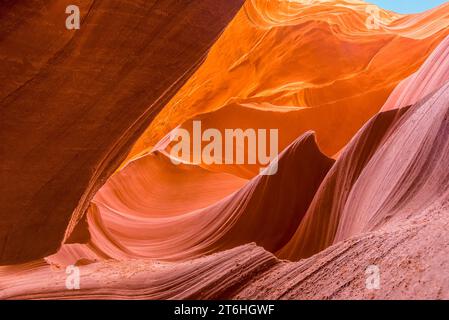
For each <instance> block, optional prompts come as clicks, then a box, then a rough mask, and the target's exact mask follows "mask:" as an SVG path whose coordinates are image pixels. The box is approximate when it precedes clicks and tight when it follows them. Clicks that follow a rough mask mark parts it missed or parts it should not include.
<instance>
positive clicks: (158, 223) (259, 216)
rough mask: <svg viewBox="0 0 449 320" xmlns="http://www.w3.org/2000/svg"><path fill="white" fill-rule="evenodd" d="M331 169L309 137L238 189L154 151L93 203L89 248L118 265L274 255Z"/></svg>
mask: <svg viewBox="0 0 449 320" xmlns="http://www.w3.org/2000/svg"><path fill="white" fill-rule="evenodd" d="M161 162H162V163H163V166H165V168H164V169H161V167H162V166H161ZM164 163H165V164H164ZM332 164H333V160H331V159H329V158H327V157H326V156H324V155H322V154H321V152H320V151H319V149H318V148H317V146H316V142H315V138H314V135H313V134H311V133H308V134H306V135H304V136H303V137H301V138H298V140H297V141H295V142H294V143H293V144H292V145H290V146H289V147H288V148H287V149H286V150H285V151H284V152H283V153H282V154H281V155H280V156H279V160H278V162H277V173H276V174H275V175H272V176H264V175H260V176H257V177H255V178H254V179H252V180H251V181H249V182H248V183H246V184H244V185H242V179H240V178H236V177H233V176H230V175H227V174H222V173H213V172H208V171H206V170H204V169H201V168H199V167H196V166H192V165H181V166H176V165H174V164H172V163H171V162H170V161H169V160H167V159H166V158H165V157H164V156H163V155H162V154H160V153H155V154H151V155H149V156H145V157H142V158H141V159H139V160H136V161H134V162H132V163H130V164H129V165H128V166H127V167H126V168H124V169H123V170H121V171H120V172H118V173H117V174H116V175H115V176H114V177H113V178H111V179H110V180H109V181H108V182H107V183H106V185H105V186H104V187H103V188H102V189H101V190H100V191H99V193H98V194H97V195H96V197H95V198H94V200H93V206H92V207H91V208H90V210H89V212H88V225H89V232H90V234H91V241H90V243H89V246H90V247H91V248H95V249H94V251H96V252H98V255H99V256H106V257H109V258H114V259H118V260H124V259H130V258H153V259H159V260H167V261H179V260H188V259H192V258H195V257H198V256H200V255H203V254H207V253H211V252H216V251H219V250H223V249H228V248H232V247H235V246H238V245H242V244H245V243H248V242H256V243H257V244H258V245H261V246H263V247H264V248H266V249H267V250H270V251H273V252H274V251H276V250H279V249H280V248H281V247H282V246H283V245H284V244H285V243H286V242H287V241H288V240H289V239H290V237H291V235H292V234H293V232H294V231H295V230H296V228H297V226H298V225H299V223H300V221H301V219H302V217H303V215H304V213H305V212H306V210H307V208H308V206H309V204H310V201H311V200H312V198H313V196H314V194H315V191H316V189H317V188H318V186H319V185H320V183H321V181H322V179H323V178H324V176H325V175H326V173H327V172H328V170H329V169H330V167H331V166H332ZM155 181H157V182H155ZM211 181H214V186H213V187H210V186H209V185H210V184H211ZM239 186H241V187H239ZM205 190H207V191H206V192H207V193H204V191H205ZM214 190H215V191H214ZM226 190H227V193H228V194H226ZM202 192H203V193H202ZM179 193H181V194H183V195H184V196H183V197H180V196H179ZM291 193H294V194H295V195H296V196H295V197H290V194H291ZM214 194H215V199H214ZM220 197H222V199H219V198H220ZM192 198H193V199H192ZM72 247H73V246H72ZM86 250H87V252H90V250H88V249H87V248H86ZM73 253H75V255H74V256H72V254H73ZM79 253H80V251H75V252H74V251H73V250H72V252H70V249H65V248H63V251H62V252H60V253H59V254H58V255H56V256H53V257H51V258H50V259H49V261H53V262H61V261H72V262H74V261H77V260H78V259H81V258H87V257H85V256H84V255H83V253H82V252H81V254H82V255H81V256H78V255H77V254H79ZM89 254H90V253H89Z"/></svg>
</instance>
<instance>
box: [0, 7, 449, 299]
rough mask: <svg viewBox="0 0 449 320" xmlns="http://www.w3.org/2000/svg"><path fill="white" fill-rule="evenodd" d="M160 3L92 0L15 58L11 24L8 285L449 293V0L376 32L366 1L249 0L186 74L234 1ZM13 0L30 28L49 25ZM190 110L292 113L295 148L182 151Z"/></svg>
mask: <svg viewBox="0 0 449 320" xmlns="http://www.w3.org/2000/svg"><path fill="white" fill-rule="evenodd" d="M149 3H150V4H151V5H152V6H149V7H147V5H148V4H142V3H139V4H135V3H131V2H130V1H120V2H119V1H115V0H114V1H112V0H111V1H107V2H95V1H94V2H89V1H86V2H85V6H83V7H82V12H83V15H84V17H83V19H84V20H83V27H82V29H81V30H80V31H76V32H72V33H71V34H70V35H65V34H64V36H63V37H61V38H58V39H57V40H56V33H54V31H51V30H47V29H46V28H44V30H47V31H45V32H43V33H41V34H39V36H38V39H40V40H41V41H42V39H41V38H40V37H43V38H46V37H48V39H49V41H50V42H51V43H52V44H51V45H50V46H49V47H48V48H47V49H48V50H44V51H45V52H46V53H48V56H46V55H43V54H42V51H39V50H38V51H36V53H35V54H34V53H32V51H33V50H31V49H30V50H25V51H23V53H20V54H18V55H17V57H18V58H17V59H16V60H14V59H12V60H11V59H10V58H9V57H11V56H13V55H12V53H11V52H15V51H16V50H18V49H19V48H21V47H22V46H23V44H21V43H20V41H21V40H15V39H16V38H14V37H12V36H11V37H10V36H8V33H7V32H3V30H2V31H1V32H0V50H3V51H1V53H4V54H2V55H0V66H2V67H4V68H5V70H7V71H8V72H11V73H12V75H11V76H10V77H8V75H7V74H6V75H5V74H3V75H1V77H3V78H5V79H6V80H5V81H6V85H5V87H4V88H3V89H2V90H0V107H1V108H0V113H1V114H0V116H1V117H0V119H2V121H1V123H0V128H1V129H0V139H1V141H2V148H1V149H0V152H1V156H2V162H1V173H2V179H1V188H2V189H1V190H0V194H1V195H2V198H1V201H0V203H1V205H0V218H1V219H0V262H1V263H6V262H8V263H9V262H18V261H22V262H24V263H22V264H14V265H7V266H0V299H85V298H90V299H348V298H352V299H354V298H356V299H404V298H411V299H449V281H448V280H447V277H446V273H447V270H448V269H449V254H448V253H449V247H448V243H449V232H448V231H449V171H448V168H449V75H448V71H449V65H448V63H447V60H448V59H447V58H448V52H449V51H448V45H449V38H446V39H445V37H446V36H447V34H448V33H449V28H448V23H449V19H448V15H449V4H446V5H443V6H440V7H438V8H435V9H433V10H429V11H427V12H425V13H422V14H416V15H397V14H393V13H390V12H387V11H382V10H380V11H379V12H378V14H379V16H378V17H377V19H374V20H370V21H371V22H372V23H374V22H376V21H377V23H378V24H377V27H378V28H375V29H372V28H371V27H372V25H371V27H369V26H368V24H367V21H366V19H368V20H369V18H372V14H373V12H371V13H368V11H367V10H366V9H367V8H370V10H371V9H375V8H376V7H367V4H366V3H364V2H362V1H359V0H350V1H349V0H318V1H313V3H310V2H309V1H307V3H306V2H304V1H297V2H291V1H290V2H282V3H280V2H278V1H272V0H263V1H262V0H251V1H247V2H246V4H245V6H244V8H243V9H242V10H241V11H240V13H239V14H238V15H237V16H236V18H235V19H234V20H233V22H232V23H231V24H230V25H229V26H228V28H227V29H226V31H225V32H224V34H223V35H222V36H221V38H220V39H219V40H218V41H217V42H216V43H215V45H214V46H213V48H212V50H211V51H210V53H209V55H208V57H207V59H206V60H205V62H204V64H203V65H202V66H201V67H200V68H199V69H198V70H197V72H196V73H195V74H194V75H193V76H192V77H191V78H190V80H189V81H188V82H187V83H186V84H185V85H184V86H183V87H182V89H180V87H181V86H182V83H184V80H186V79H187V78H188V77H190V76H191V75H192V73H193V72H194V70H195V68H196V66H197V65H198V63H199V62H200V61H202V60H201V59H202V58H204V53H205V52H206V51H207V48H208V47H209V46H210V44H211V43H212V41H213V40H214V37H215V36H217V35H218V33H219V32H220V30H221V29H222V28H223V27H224V25H225V24H226V22H227V20H229V19H230V17H231V16H232V14H233V12H235V10H237V8H238V7H239V1H223V2H217V1H215V0H214V1H212V0H202V1H188V2H185V1H182V4H181V2H179V1H171V0H168V1H162V2H161V1H158V2H151V1H150V2H149ZM60 6H61V5H60V4H56V1H50V2H48V9H49V10H48V11H45V13H44V12H43V13H42V15H43V16H45V17H54V14H55V12H59V10H60V8H61V7H60ZM181 8H182V10H181ZM0 9H2V10H0V17H1V19H0V26H3V27H5V28H6V29H5V30H7V31H9V32H11V34H12V35H16V36H17V37H19V38H17V39H21V37H24V36H25V34H26V30H28V29H27V28H29V27H31V26H32V27H36V26H39V25H40V22H39V19H35V18H32V19H31V18H30V24H29V25H27V23H26V21H27V20H26V19H25V20H23V21H22V20H19V21H18V22H17V21H16V20H15V17H16V16H17V14H19V13H22V14H25V15H26V16H27V17H29V15H30V12H29V11H28V10H26V9H25V7H24V5H23V3H22V2H17V3H12V2H7V3H4V4H1V5H0ZM116 9H120V13H118V12H116ZM213 9H217V10H213ZM142 10H143V11H142ZM170 10H174V11H173V12H172V11H170ZM376 10H377V9H376ZM370 14H371V16H370ZM111 17H112V18H114V19H110V18H111ZM148 17H150V19H149V20H148V21H147V20H146V19H147V18H148ZM54 19H55V20H51V19H50V21H49V23H48V26H52V27H53V30H54V27H55V26H58V25H59V23H60V22H58V21H59V18H54ZM173 19H175V20H176V22H175V20H173ZM15 22H17V23H15ZM99 23H102V24H104V27H105V29H104V32H109V33H111V31H112V30H120V32H115V33H114V35H113V36H110V37H105V36H104V34H103V31H98V29H97V28H96V26H97V25H98V24H99ZM190 25H192V29H189V28H188V26H190ZM56 28H58V27H56ZM117 28H118V29H117ZM206 29H207V31H205V30H206ZM198 31H200V33H198ZM160 34H164V35H165V36H164V37H159V35H160ZM168 39H170V41H167V40H168ZM174 39H176V40H178V41H172V40H174ZM443 39H444V40H443ZM192 40H194V41H193V42H191V41H192ZM2 41H3V42H2ZM2 43H3V44H7V45H8V47H6V46H4V47H3V48H2ZM35 45H36V44H35V43H33V42H30V48H32V47H33V46H35ZM274 45H276V47H274ZM117 46H118V47H117ZM5 48H10V50H11V52H8V51H7V50H6V51H5ZM161 48H164V50H156V49H161ZM273 48H279V50H274V49H273ZM434 48H436V49H435V50H434V51H433V53H431V51H432V50H433V49H434ZM147 49H151V50H147ZM225 49H226V50H225ZM106 53H107V54H106ZM4 57H8V58H6V59H5V58H4ZM27 57H28V60H27ZM323 57H326V58H325V59H324V58H323ZM426 57H429V58H428V59H427V60H426ZM103 60H104V61H103ZM27 61H28V62H29V63H30V64H31V66H30V68H27V67H26V65H27ZM423 62H424V63H423ZM94 63H95V65H96V66H97V68H92V65H93V64H94ZM21 68H22V69H26V71H25V70H24V71H23V72H22V73H20V72H19V73H20V74H16V71H20V70H21ZM418 68H419V70H418ZM416 70H418V71H417V72H416V73H414V74H413V75H412V76H410V77H408V78H407V79H406V80H404V81H402V80H403V79H405V78H406V77H407V76H409V75H410V74H412V73H413V72H415V71H416ZM67 71H71V72H72V73H70V76H67ZM400 81H402V82H401V84H400V85H399V86H397V87H396V89H395V90H394V92H393V93H392V94H391V96H390V98H389V100H388V101H387V103H386V104H384V102H385V100H386V97H387V96H388V94H389V93H390V92H391V90H392V89H393V88H394V87H395V86H396V84H397V83H399V82H400ZM179 89H180V90H179ZM178 90H179V91H178ZM78 92H84V95H83V96H80V100H79V101H69V102H67V103H66V102H64V106H65V107H66V108H57V107H56V103H62V102H63V100H62V99H63V98H64V97H67V96H70V97H73V95H74V94H75V93H78ZM175 92H177V94H176V96H175V97H174V98H173V99H172V100H171V101H170V102H168V100H169V99H170V97H171V96H172V95H173V94H174V93H175ZM50 93H51V94H50ZM36 101H39V102H40V103H41V104H42V107H41V106H40V105H37V104H36ZM167 102H168V104H167ZM201 103H202V104H201ZM383 104H384V110H383V111H382V112H379V113H377V111H378V110H379V109H380V108H381V106H382V105H383ZM164 105H165V108H164V110H163V112H162V113H161V114H160V116H159V117H158V118H157V119H156V120H155V121H154V122H152V124H151V126H150V130H152V131H149V132H150V133H149V135H148V134H145V135H144V136H142V138H141V139H140V140H139V142H138V143H137V144H136V145H135V146H134V150H133V151H132V152H131V153H130V158H129V159H131V161H125V162H122V167H121V168H120V170H117V171H116V172H115V173H114V174H113V175H112V176H111V177H110V178H109V179H107V181H106V180H105V178H106V177H107V176H108V175H109V174H110V173H112V172H113V171H114V170H115V169H116V167H117V165H118V164H119V163H120V162H121V160H122V159H123V158H124V156H125V154H126V153H127V151H128V150H129V148H130V143H132V141H134V140H135V138H136V137H137V135H138V134H139V133H142V132H143V128H144V127H145V126H146V125H148V123H149V122H150V120H151V119H152V118H153V117H154V116H155V114H156V113H157V112H158V111H159V110H160V109H161V108H162V107H163V106H164ZM44 112H45V113H44ZM373 114H375V115H374V116H373V117H371V115H373ZM368 118H371V120H369V121H368V122H367V123H366V124H364V125H363V123H364V122H365V120H366V119H368ZM194 120H201V123H202V125H203V129H207V128H211V129H212V128H213V129H216V130H217V131H218V132H220V133H221V132H222V131H223V130H226V129H227V128H230V129H236V128H240V129H255V130H257V129H272V128H274V129H279V131H280V137H279V138H280V139H279V148H280V149H283V151H282V153H281V154H280V156H279V157H277V158H276V160H275V161H273V162H272V163H271V165H270V166H269V167H268V168H266V171H263V172H260V167H261V166H260V163H258V164H256V165H254V164H245V163H244V164H237V165H229V166H227V165H221V164H218V165H217V164H207V163H205V162H204V161H203V162H201V161H200V162H195V161H190V159H182V160H184V161H183V162H180V163H179V161H178V163H174V160H179V159H175V157H173V155H172V154H171V150H172V148H173V144H172V143H173V142H175V141H174V139H175V138H174V134H175V133H174V131H171V132H170V133H167V132H168V131H169V130H171V129H172V128H173V127H177V128H178V129H187V130H188V131H190V132H189V133H192V130H191V128H190V127H191V126H192V121H194ZM362 125H363V127H362V128H361V129H360V130H358V127H361V126H362ZM309 127H310V128H315V129H316V130H317V136H315V134H314V133H313V132H312V131H309V130H308V129H310V128H309ZM242 131H243V130H242ZM147 133H148V132H147ZM93 137H95V138H96V139H95V140H94V139H93ZM161 138H162V139H161ZM248 140H249V139H248ZM3 141H4V143H3ZM347 141H349V143H346V142H347ZM33 143H34V145H32V144H33ZM243 144H244V143H243ZM248 145H249V143H248ZM149 146H151V147H152V149H151V151H149V150H148V147H149ZM239 148H240V149H244V148H245V146H244V145H238V146H236V150H240V149H239ZM258 148H259V146H258ZM322 148H323V149H324V151H325V153H326V154H328V155H334V156H335V158H337V159H336V160H333V159H331V158H329V157H328V156H326V155H325V153H323V152H321V149H322ZM236 150H234V151H236ZM259 150H260V149H259ZM246 152H247V154H246V155H249V154H250V153H251V152H255V150H246ZM336 152H338V154H337V155H335V153H336ZM137 153H139V155H138V156H136V154H137ZM40 156H43V157H40ZM189 156H190V154H189ZM214 156H215V154H214ZM225 157H227V155H225ZM3 158H4V159H3ZM129 159H128V160H129ZM19 169H20V170H19ZM267 173H272V174H271V175H266V174H267ZM101 184H103V186H102V187H101V188H99V187H100V185H101ZM97 189H98V191H97ZM93 193H95V196H94V197H93V198H92V201H91V199H90V198H91V195H93ZM87 205H89V207H88V209H87V214H86V215H84V216H83V217H82V218H81V213H84V210H85V209H86V207H87ZM47 211H48V212H47ZM72 211H75V214H74V215H73V216H72ZM67 225H69V226H68V228H67ZM37 240H39V241H37ZM61 241H63V245H62V246H61V247H60V250H59V251H58V252H57V253H54V252H55V251H56V248H57V247H58V245H59V244H60V243H61ZM47 253H48V254H51V255H47V256H46V257H45V258H43V259H42V258H41V257H42V255H43V254H47ZM281 259H288V260H281ZM73 272H75V276H76V274H77V272H79V274H78V275H79V277H78V280H79V283H76V281H75V282H73V283H72V282H71V281H72V280H73V279H74V278H73V277H72V276H73ZM373 274H375V275H376V277H377V280H378V281H377V284H376V285H375V288H373V287H372V285H373V283H372V282H370V281H372V275H373ZM78 284H79V287H78ZM74 285H75V287H76V288H74V287H73V286H74Z"/></svg>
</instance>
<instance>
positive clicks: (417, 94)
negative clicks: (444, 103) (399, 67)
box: [382, 37, 449, 110]
mask: <svg viewBox="0 0 449 320" xmlns="http://www.w3.org/2000/svg"><path fill="white" fill-rule="evenodd" d="M448 81H449V37H447V38H446V39H444V40H443V41H442V42H441V44H440V45H439V46H438V47H437V48H436V49H435V51H434V52H433V53H432V54H431V55H430V57H429V58H428V59H427V60H426V62H425V63H424V64H423V65H422V66H421V68H420V69H419V70H418V71H417V72H416V73H414V74H412V75H411V76H410V77H408V78H407V79H405V80H403V81H402V82H401V83H400V84H399V85H398V86H397V87H396V89H394V91H393V93H392V94H391V95H390V97H389V98H388V100H387V102H386V103H385V105H384V106H383V107H382V110H390V109H394V108H401V107H405V106H409V105H412V104H415V103H416V102H418V101H419V100H421V99H423V98H424V97H426V96H428V95H430V94H431V93H433V92H434V91H436V90H438V89H439V88H441V86H442V85H444V84H445V83H446V82H448Z"/></svg>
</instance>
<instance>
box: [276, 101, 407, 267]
mask: <svg viewBox="0 0 449 320" xmlns="http://www.w3.org/2000/svg"><path fill="white" fill-rule="evenodd" d="M406 110H408V108H404V109H399V110H392V111H388V112H383V113H379V114H378V115H376V116H375V117H373V118H372V119H371V120H370V121H369V122H368V123H367V124H366V125H365V126H364V127H363V128H362V129H361V130H360V132H359V133H358V134H357V135H356V136H355V137H354V138H353V139H352V141H351V142H350V143H349V144H348V146H347V147H346V148H345V150H344V151H343V152H342V154H341V155H340V156H339V158H338V160H337V162H336V163H335V165H334V166H333V167H332V169H331V170H330V171H329V173H328V174H327V175H326V178H325V179H324V181H323V183H322V184H321V186H320V188H319V189H318V191H317V193H316V195H315V197H314V199H313V201H312V203H311V205H310V207H309V209H308V211H307V214H306V216H305V217H304V220H303V221H302V222H301V224H300V226H299V228H298V230H297V231H296V233H295V235H294V236H293V237H292V238H291V239H290V241H289V243H288V244H287V245H286V246H285V247H284V248H282V250H280V251H279V252H278V256H279V257H282V258H286V259H289V260H299V259H301V258H306V257H310V256H312V255H313V254H315V253H318V252H320V251H321V250H324V249H326V248H327V247H328V246H330V245H331V244H332V243H333V242H334V239H335V233H336V230H337V227H338V225H339V222H340V219H341V211H342V210H343V208H344V207H345V205H346V202H347V199H348V197H349V193H350V192H351V190H352V187H353V185H354V184H355V183H356V182H357V180H358V178H359V176H360V174H361V173H362V171H363V169H364V168H365V166H366V164H367V163H368V162H369V160H370V159H371V157H372V156H373V155H374V154H375V152H376V151H377V149H378V148H379V146H380V145H382V142H383V141H384V140H385V139H386V137H388V135H389V133H390V132H391V131H392V130H393V128H394V125H395V124H396V123H397V122H398V121H399V119H401V117H402V115H403V114H404V112H406Z"/></svg>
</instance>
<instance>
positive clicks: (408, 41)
mask: <svg viewBox="0 0 449 320" xmlns="http://www.w3.org/2000/svg"><path fill="white" fill-rule="evenodd" d="M448 8H449V7H448V5H445V6H441V7H438V8H435V9H433V10H431V11H429V12H426V13H422V14H418V15H411V16H407V15H405V16H402V15H397V14H394V13H391V12H388V11H385V10H381V9H379V8H377V7H375V6H372V5H369V4H367V3H365V2H363V1H341V0H327V1H323V0H321V1H313V2H312V3H310V2H304V1H271V0H249V1H246V3H245V5H244V7H243V9H242V10H241V11H240V12H239V14H238V15H237V16H236V17H235V19H234V20H233V21H232V22H231V23H230V25H229V26H228V28H227V29H226V31H225V32H224V34H223V35H222V36H221V37H220V39H219V40H218V41H217V42H216V43H215V45H214V46H213V48H212V50H211V52H210V54H209V55H208V57H207V59H206V61H205V62H204V64H203V65H202V66H201V67H200V68H199V69H198V71H197V72H196V73H195V74H194V75H193V76H192V77H191V78H190V79H189V81H188V82H187V83H186V84H185V85H184V86H183V88H181V90H179V92H178V93H177V94H176V96H175V97H174V98H173V99H172V100H171V101H170V102H169V103H168V104H167V105H166V106H165V107H164V109H163V110H162V112H161V113H160V114H159V115H158V116H157V117H156V119H155V120H154V121H153V122H152V123H151V125H150V127H149V128H148V129H147V131H146V132H145V133H144V135H143V136H142V137H141V138H140V139H139V141H138V142H137V143H136V145H135V146H134V147H133V150H132V151H131V154H130V156H129V158H132V157H133V156H134V155H136V154H139V153H141V152H145V150H149V149H151V147H153V146H154V145H155V144H156V143H157V142H158V141H159V140H160V139H161V138H162V137H163V136H165V135H166V134H167V133H168V132H169V131H171V130H172V129H173V128H175V127H177V126H178V125H180V124H181V123H183V122H185V121H186V120H188V119H191V118H194V117H195V116H197V115H198V114H203V113H208V112H212V111H216V110H219V109H221V108H223V107H226V106H229V105H230V104H233V103H238V104H240V105H245V104H256V105H259V106H260V107H261V108H267V109H270V108H271V106H278V107H279V108H282V107H285V106H288V107H297V108H298V107H299V108H304V109H303V110H301V111H298V113H303V115H301V118H303V120H302V121H301V123H300V125H299V126H303V125H304V126H306V127H305V128H303V131H302V132H300V133H299V134H298V135H300V134H302V133H304V132H305V131H307V130H313V131H315V132H317V139H318V143H319V146H320V148H321V149H322V150H323V152H324V153H326V154H327V155H328V156H332V155H334V154H336V153H337V152H338V151H340V149H341V148H342V147H343V146H344V145H346V143H347V142H348V141H349V140H350V139H351V138H352V136H353V135H354V134H355V133H356V132H357V131H358V130H359V129H360V128H361V127H362V126H363V124H364V123H365V122H366V121H368V120H369V119H370V118H371V117H372V116H373V115H374V114H375V113H376V112H377V111H379V110H380V109H381V107H382V105H383V104H384V103H385V101H386V99H387V98H388V96H389V94H390V93H391V91H392V90H393V89H394V88H395V87H396V85H397V84H398V83H399V82H400V81H402V80H403V79H404V78H406V77H408V76H410V75H411V74H412V73H414V72H415V71H416V70H417V69H418V68H419V67H420V66H421V65H422V63H423V62H424V61H425V60H426V58H427V57H428V55H429V54H430V53H431V52H432V51H433V49H434V48H435V47H436V46H437V45H438V44H439V43H440V42H441V40H442V39H444V37H445V36H446V35H448V34H449V28H448V26H449V22H448V21H449V19H448V17H449V10H448ZM373 17H376V20H373V19H374V18H373ZM376 21H377V23H376ZM321 121H322V122H323V123H324V122H325V123H326V127H325V128H324V127H323V126H322V125H321ZM296 137H297V136H295V137H293V138H291V140H290V141H288V143H287V144H289V143H291V142H292V141H293V140H294V139H295V138H296Z"/></svg>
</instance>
